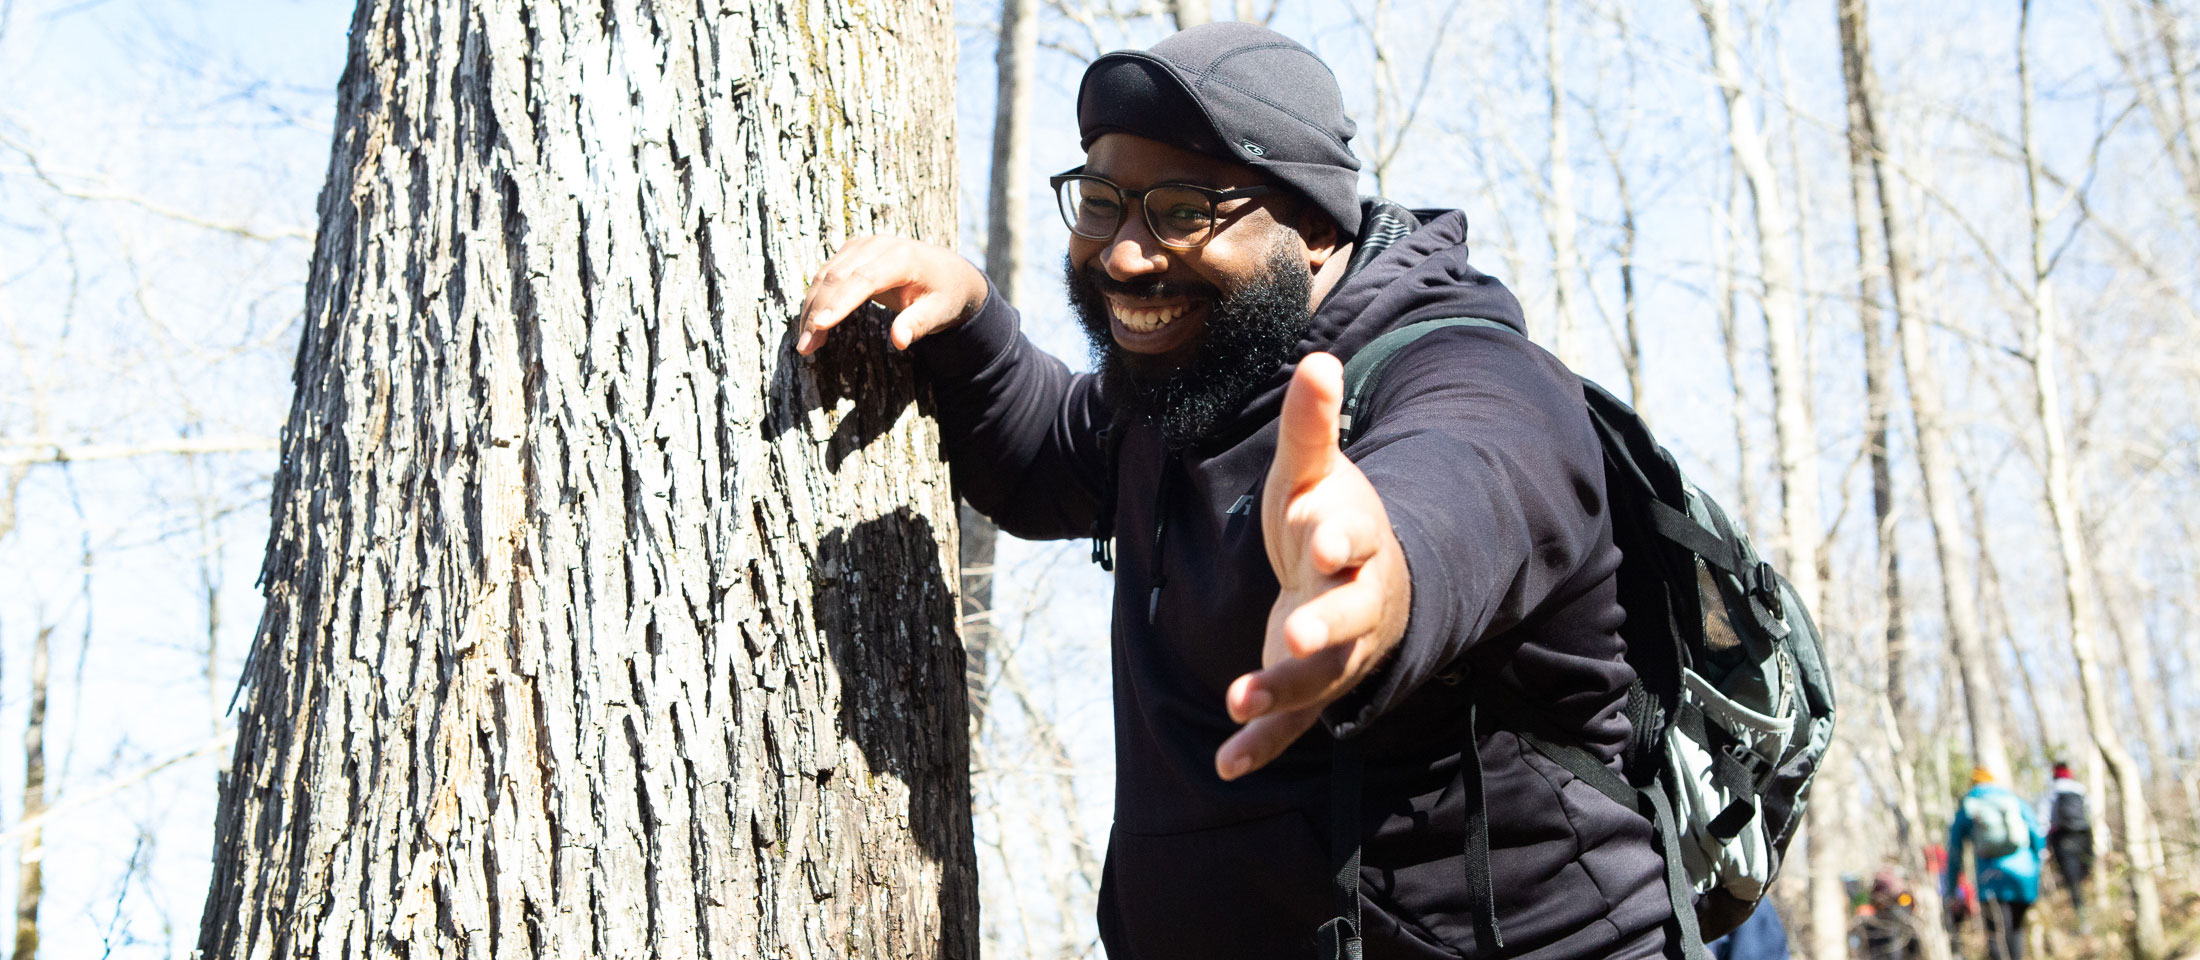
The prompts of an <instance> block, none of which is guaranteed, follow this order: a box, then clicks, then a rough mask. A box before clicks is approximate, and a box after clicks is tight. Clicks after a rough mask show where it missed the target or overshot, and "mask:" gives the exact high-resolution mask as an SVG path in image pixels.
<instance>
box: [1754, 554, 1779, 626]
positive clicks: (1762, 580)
mask: <svg viewBox="0 0 2200 960" xmlns="http://www.w3.org/2000/svg"><path fill="white" fill-rule="evenodd" d="M1749 581H1750V582H1749V584H1748V586H1749V592H1750V595H1751V596H1754V597H1756V598H1757V602H1758V603H1761V604H1763V605H1764V608H1765V610H1766V611H1767V612H1769V613H1771V614H1772V615H1773V616H1774V617H1776V618H1778V619H1781V620H1785V619H1787V603H1786V601H1783V600H1781V599H1780V575H1779V574H1778V573H1776V572H1774V571H1773V569H1772V564H1769V563H1766V562H1764V561H1763V560H1759V561H1757V565H1756V566H1754V567H1751V568H1750V570H1749Z"/></svg>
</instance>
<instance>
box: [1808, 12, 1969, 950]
mask: <svg viewBox="0 0 2200 960" xmlns="http://www.w3.org/2000/svg"><path fill="white" fill-rule="evenodd" d="M1834 6H1835V10H1836V12H1835V19H1836V20H1837V21H1838V22H1839V26H1840V34H1841V65H1842V71H1841V72H1842V78H1843V85H1844V88H1845V89H1846V91H1847V101H1848V134H1849V135H1848V147H1849V196H1850V199H1851V201H1852V203H1853V208H1854V211H1855V218H1856V219H1855V222H1856V275H1857V321H1858V325H1859V326H1860V327H1861V329H1862V331H1863V335H1864V435H1865V443H1866V444H1867V445H1868V447H1869V451H1870V457H1871V474H1872V519H1873V524H1872V529H1873V531H1874V538H1873V540H1874V544H1875V545H1876V547H1877V551H1878V564H1877V571H1878V574H1879V583H1880V594H1881V597H1882V598H1883V603H1884V609H1885V616H1886V629H1885V631H1884V632H1883V633H1882V637H1883V643H1884V647H1883V649H1884V654H1883V660H1884V664H1885V668H1886V672H1885V697H1884V703H1883V707H1882V709H1883V710H1884V711H1885V712H1884V715H1883V719H1882V723H1883V726H1884V728H1885V730H1886V733H1887V734H1888V736H1887V754H1888V758H1889V760H1890V761H1891V766H1892V767H1893V772H1894V787H1895V790H1894V798H1893V799H1894V802H1893V804H1892V806H1893V808H1894V814H1895V823H1894V826H1895V837H1894V840H1895V855H1896V857H1897V862H1898V863H1900V864H1901V865H1902V869H1903V870H1904V871H1905V872H1906V873H1907V874H1908V875H1909V876H1910V878H1911V879H1912V880H1913V881H1914V882H1913V883H1911V885H1910V889H1911V892H1912V895H1913V897H1914V898H1915V900H1916V907H1917V909H1916V910H1915V911H1914V912H1913V913H1912V914H1911V917H1912V919H1913V920H1914V921H1916V922H1917V928H1916V930H1915V931H1914V932H1915V935H1916V937H1917V942H1918V943H1919V944H1920V945H1921V946H1923V948H1924V955H1925V958H1926V960H1948V958H1949V957H1950V952H1949V949H1948V939H1947V938H1946V937H1943V936H1940V935H1939V928H1938V923H1939V918H1940V917H1941V915H1942V906H1941V900H1940V885H1939V884H1938V883H1934V882H1932V879H1931V874H1930V872H1929V871H1928V870H1927V868H1926V864H1925V857H1924V852H1925V844H1926V842H1927V840H1928V834H1927V831H1926V830H1925V829H1924V823H1923V818H1922V815H1921V806H1922V805H1921V803H1920V801H1919V797H1918V786H1917V764H1916V752H1915V751H1916V748H1917V746H1918V743H1919V741H1918V737H1917V719H1916V717H1914V716H1913V715H1912V714H1911V711H1910V703H1909V697H1908V695H1907V688H1908V684H1909V682H1910V670H1909V640H1910V633H1909V623H1908V617H1909V608H1908V606H1907V605H1906V604H1905V603H1904V601H1903V596H1902V571H1901V566H1902V565H1901V562H1900V557H1901V551H1900V549H1899V536H1898V533H1899V531H1898V530H1897V527H1896V522H1895V504H1894V465H1893V456H1892V453H1891V448H1892V446H1893V442H1892V440H1893V437H1892V434H1893V429H1892V427H1891V426H1890V425H1889V420H1890V419H1891V417H1892V411H1893V406H1894V385H1893V383H1892V382H1891V381H1892V376H1893V371H1891V370H1890V369H1889V367H1888V359H1887V344H1886V331H1885V318H1884V317H1883V316H1882V315H1881V311H1880V302H1881V298H1882V296H1883V294H1884V292H1885V291H1884V289H1883V286H1882V282H1883V280H1884V278H1885V277H1886V272H1887V251H1886V239H1885V234H1884V232H1883V229H1882V228H1880V227H1879V226H1878V224H1877V220H1878V218H1879V216H1880V215H1881V212H1882V210H1883V208H1882V207H1881V206H1880V205H1879V196H1878V194H1879V187H1878V181H1877V177H1876V169H1877V167H1876V159H1877V157H1876V154H1877V152H1878V144H1879V131H1878V126H1877V125H1878V119H1877V114H1876V112H1875V111H1874V110H1873V101H1874V100H1875V99H1876V96H1877V91H1878V86H1877V82H1876V79H1875V77H1874V75H1873V73H1872V66H1871V30H1870V13H1869V10H1868V7H1867V5H1866V0H1835V3H1834Z"/></svg>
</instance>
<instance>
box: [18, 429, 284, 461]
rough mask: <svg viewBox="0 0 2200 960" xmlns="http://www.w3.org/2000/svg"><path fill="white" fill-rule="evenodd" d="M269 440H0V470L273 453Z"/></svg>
mask: <svg viewBox="0 0 2200 960" xmlns="http://www.w3.org/2000/svg"><path fill="white" fill-rule="evenodd" d="M276 448H277V443H276V441H275V439H274V438H272V437H254V436H227V437H180V438H177V439H175V440H168V441H162V442H160V443H142V444H130V443H84V444H71V443H68V442H66V441H62V440H50V439H47V438H44V437H23V438H20V439H11V438H8V437H0V466H18V465H23V464H34V463H82V462H84V461H87V460H125V459H130V458H133V457H155V456H190V455H196V454H205V453H259V452H261V451H265V450H274V449H276Z"/></svg>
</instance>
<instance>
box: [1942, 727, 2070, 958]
mask: <svg viewBox="0 0 2200 960" xmlns="http://www.w3.org/2000/svg"><path fill="white" fill-rule="evenodd" d="M1966 844H1969V845H1970V847H1971V852H1972V853H1973V855H1974V856H1975V858H1976V859H1977V861H1978V899H1979V912H1980V913H1982V914H1984V915H1985V918H1986V950H1987V955H1988V956H1989V957H1992V958H1994V960H2023V958H2024V915H2025V914H2026V913H2027V912H2029V911H2030V910H2031V909H2032V904H2033V903H2034V902H2036V901H2038V900H2039V898H2040V858H2041V855H2042V854H2043V853H2044V852H2045V851H2046V850H2047V836H2046V834H2044V833H2043V832H2041V830H2040V824H2039V820H2038V819H2037V818H2035V817H2034V816H2033V815H2032V809H2031V805H2029V804H2027V803H2025V802H2024V801H2023V800H2022V799H2019V798H2018V797H2017V795H2016V794H2015V793H2013V792H2011V791H2010V790H2009V788H2008V787H2004V786H2002V785H2001V784H1999V783H1996V782H1994V775H1993V773H1992V772H1991V771H1989V770H1987V769H1986V768H1984V767H1979V768H1977V769H1975V770H1972V771H1971V792H1969V793H1966V794H1964V795H1963V801H1962V802H1961V803H1959V804H1957V806H1956V817H1955V822H1953V823H1950V824H1949V825H1948V872H1947V874H1946V875H1944V876H1943V877H1942V878H1941V883H1940V887H1941V893H1942V895H1943V896H1945V897H1949V898H1951V899H1950V902H1953V899H1952V898H1953V897H1954V895H1955V892H1956V884H1957V883H1958V882H1960V881H1961V880H1962V879H1963V859H1964V857H1963V854H1964V846H1965V845H1966ZM2009 844H2014V845H2015V849H2013V850H2010V851H2009V852H2008V853H2005V854H2002V855H2000V856H1990V855H1989V853H1990V851H1992V850H1993V849H1994V848H1995V847H1997V846H2003V847H2005V846H2008V845H2009Z"/></svg>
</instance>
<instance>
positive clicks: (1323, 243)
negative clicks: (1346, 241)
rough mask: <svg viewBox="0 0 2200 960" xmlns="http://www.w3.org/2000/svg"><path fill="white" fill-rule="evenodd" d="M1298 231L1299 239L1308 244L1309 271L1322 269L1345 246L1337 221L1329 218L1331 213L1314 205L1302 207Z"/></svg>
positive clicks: (1307, 263) (1307, 261)
mask: <svg viewBox="0 0 2200 960" xmlns="http://www.w3.org/2000/svg"><path fill="white" fill-rule="evenodd" d="M1298 231H1299V239H1300V240H1301V241H1304V242H1305V244H1306V267H1307V269H1308V270H1309V271H1319V270H1321V268H1322V265H1323V264H1326V263H1328V262H1329V258H1330V257H1332V256H1335V255H1336V253H1337V251H1338V249H1340V248H1341V247H1342V246H1343V242H1342V240H1341V238H1340V237H1339V231H1338V230H1337V222H1336V221H1334V220H1331V219H1329V214H1326V213H1323V212H1321V211H1320V210H1316V209H1313V208H1312V207H1303V208H1301V209H1300V211H1299V226H1298Z"/></svg>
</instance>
